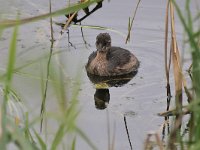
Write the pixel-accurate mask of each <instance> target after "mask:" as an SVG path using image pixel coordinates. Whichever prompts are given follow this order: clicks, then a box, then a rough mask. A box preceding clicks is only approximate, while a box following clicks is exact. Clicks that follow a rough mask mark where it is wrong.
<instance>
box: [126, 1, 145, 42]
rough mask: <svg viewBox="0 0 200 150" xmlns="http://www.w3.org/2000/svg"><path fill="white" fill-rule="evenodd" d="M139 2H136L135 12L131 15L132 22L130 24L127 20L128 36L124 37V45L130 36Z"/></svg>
mask: <svg viewBox="0 0 200 150" xmlns="http://www.w3.org/2000/svg"><path fill="white" fill-rule="evenodd" d="M140 1H141V0H138V2H137V6H136V8H135V11H134V13H133V18H132V20H131V22H130V18H129V22H128V23H129V24H128V35H127V37H126V42H125V43H126V44H127V42H128V41H129V40H130V36H131V29H132V26H133V21H134V20H135V16H136V13H137V9H138V6H139V4H140Z"/></svg>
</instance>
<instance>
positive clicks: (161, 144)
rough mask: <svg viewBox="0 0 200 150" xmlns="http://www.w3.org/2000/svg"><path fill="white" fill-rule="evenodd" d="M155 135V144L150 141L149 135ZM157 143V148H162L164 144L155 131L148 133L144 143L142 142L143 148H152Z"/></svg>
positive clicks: (162, 149)
mask: <svg viewBox="0 0 200 150" xmlns="http://www.w3.org/2000/svg"><path fill="white" fill-rule="evenodd" d="M153 136H154V137H155V140H156V141H155V142H156V143H155V144H152V142H151V137H153ZM155 145H157V146H158V148H159V150H164V146H163V143H162V141H161V139H160V137H159V134H158V133H157V132H155V133H154V132H153V133H148V134H147V138H146V140H145V144H144V150H152V149H153V148H154V146H155Z"/></svg>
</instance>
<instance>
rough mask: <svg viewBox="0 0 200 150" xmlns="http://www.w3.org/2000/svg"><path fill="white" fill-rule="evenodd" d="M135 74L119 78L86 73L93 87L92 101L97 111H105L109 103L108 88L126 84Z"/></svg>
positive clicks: (135, 72) (134, 72)
mask: <svg viewBox="0 0 200 150" xmlns="http://www.w3.org/2000/svg"><path fill="white" fill-rule="evenodd" d="M136 74H137V71H133V72H131V73H129V74H125V75H120V76H108V77H106V76H97V75H93V74H90V73H88V72H87V76H88V78H89V79H90V81H91V82H92V83H93V84H94V85H95V88H96V91H95V93H94V101H95V106H96V108H97V109H105V108H106V107H107V105H108V104H109V101H110V93H109V87H121V86H123V85H125V84H127V83H128V82H129V81H130V80H131V79H133V77H134V76H135V75H136Z"/></svg>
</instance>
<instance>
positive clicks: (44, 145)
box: [34, 130, 47, 150]
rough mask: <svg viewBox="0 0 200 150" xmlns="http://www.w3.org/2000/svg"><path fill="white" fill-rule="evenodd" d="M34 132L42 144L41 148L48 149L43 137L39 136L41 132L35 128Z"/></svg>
mask: <svg viewBox="0 0 200 150" xmlns="http://www.w3.org/2000/svg"><path fill="white" fill-rule="evenodd" d="M34 134H35V136H36V138H37V140H38V142H39V144H40V147H41V149H42V150H46V149H47V146H46V143H45V142H44V141H43V140H42V138H41V137H40V136H39V134H38V133H37V132H36V131H35V130H34Z"/></svg>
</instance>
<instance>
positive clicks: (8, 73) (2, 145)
mask: <svg viewBox="0 0 200 150" xmlns="http://www.w3.org/2000/svg"><path fill="white" fill-rule="evenodd" d="M17 32H18V26H15V28H14V31H13V35H12V38H11V42H10V49H9V56H8V64H7V70H6V79H5V90H4V100H3V105H2V109H1V110H2V113H1V115H2V122H1V123H2V130H3V134H2V138H1V141H0V149H5V148H6V143H7V140H8V139H7V138H8V137H7V136H8V135H7V128H6V124H7V115H6V112H7V101H8V94H9V91H10V87H11V82H12V77H13V70H14V64H15V58H16V46H17Z"/></svg>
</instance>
